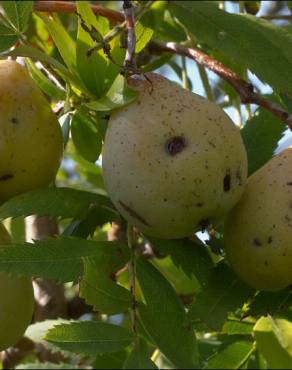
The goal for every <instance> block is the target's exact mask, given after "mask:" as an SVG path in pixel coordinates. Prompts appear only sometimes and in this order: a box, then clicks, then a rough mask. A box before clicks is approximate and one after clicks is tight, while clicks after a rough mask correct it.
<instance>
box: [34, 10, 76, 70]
mask: <svg viewBox="0 0 292 370" xmlns="http://www.w3.org/2000/svg"><path fill="white" fill-rule="evenodd" d="M38 16H39V17H40V18H41V19H42V21H43V22H44V23H45V25H46V27H47V29H48V31H49V32H50V34H51V36H52V38H53V40H54V42H55V44H56V46H57V48H58V50H59V52H60V54H61V56H62V58H63V60H64V62H65V64H66V65H67V67H68V68H69V70H70V71H71V73H73V74H74V75H77V76H78V73H77V67H76V45H75V42H74V41H73V40H72V38H71V37H70V36H69V33H68V32H67V31H66V29H65V28H64V26H63V25H62V23H60V22H56V21H55V20H54V19H53V18H50V17H48V16H40V15H38Z"/></svg>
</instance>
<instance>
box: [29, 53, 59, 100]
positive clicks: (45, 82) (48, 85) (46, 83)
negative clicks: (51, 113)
mask: <svg viewBox="0 0 292 370" xmlns="http://www.w3.org/2000/svg"><path fill="white" fill-rule="evenodd" d="M26 66H27V67H28V70H29V73H30V75H31V77H32V79H33V80H34V81H35V83H36V84H37V85H38V87H39V88H40V89H41V90H42V91H43V92H44V93H45V94H46V95H48V96H49V97H50V98H52V99H56V100H64V99H65V97H66V92H65V90H62V89H61V88H60V87H58V86H57V85H55V84H54V83H53V82H52V81H50V80H49V79H48V77H46V76H45V75H44V73H42V72H41V71H40V70H39V69H38V68H37V67H36V65H35V64H34V63H33V62H32V61H31V60H29V59H28V58H27V59H26Z"/></svg>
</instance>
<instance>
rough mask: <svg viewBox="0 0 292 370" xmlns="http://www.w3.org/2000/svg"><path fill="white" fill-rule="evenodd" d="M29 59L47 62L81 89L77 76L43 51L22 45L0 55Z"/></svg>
mask: <svg viewBox="0 0 292 370" xmlns="http://www.w3.org/2000/svg"><path fill="white" fill-rule="evenodd" d="M0 27H1V26H0ZM0 35H1V28H0ZM8 56H11V57H28V58H32V59H34V60H39V61H41V62H46V63H48V64H50V65H51V66H53V67H54V68H56V69H57V70H58V71H59V72H60V74H61V75H62V77H63V78H64V79H65V80H66V79H67V80H69V81H71V82H72V83H74V85H75V86H77V87H80V81H79V80H78V78H77V77H76V76H74V75H73V74H72V73H71V72H70V71H68V69H67V68H66V67H65V66H64V65H63V64H62V63H60V62H58V61H57V60H56V59H54V58H52V57H50V56H48V55H47V54H45V53H43V52H42V51H40V50H38V49H36V48H34V47H31V46H29V45H20V46H18V47H17V48H15V49H14V50H9V51H7V52H3V53H1V54H0V57H8Z"/></svg>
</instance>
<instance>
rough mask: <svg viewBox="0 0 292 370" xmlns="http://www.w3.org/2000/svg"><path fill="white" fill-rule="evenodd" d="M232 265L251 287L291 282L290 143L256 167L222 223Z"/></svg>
mask: <svg viewBox="0 0 292 370" xmlns="http://www.w3.org/2000/svg"><path fill="white" fill-rule="evenodd" d="M224 234H225V248H226V253H227V258H228V259H229V261H230V263H231V265H232V267H233V269H234V271H235V272H236V273H237V274H238V275H239V277H241V278H242V280H244V281H245V282H247V283H248V284H249V285H251V286H252V287H254V288H256V289H259V290H267V291H277V290H281V289H283V288H286V287H288V286H289V285H290V284H292V149H291V148H290V149H287V150H285V151H284V152H282V153H281V154H280V155H278V156H275V157H273V158H272V159H271V160H270V161H269V162H268V163H267V164H266V165H265V166H263V167H262V168H261V169H259V170H258V171H257V172H255V173H254V174H253V175H252V176H251V177H250V178H249V179H248V183H247V187H246V190H245V192H244V194H243V196H242V198H241V200H240V202H239V203H238V204H237V205H236V207H235V208H234V209H233V210H232V211H231V213H230V214H229V215H228V217H227V220H226V223H225V233H224Z"/></svg>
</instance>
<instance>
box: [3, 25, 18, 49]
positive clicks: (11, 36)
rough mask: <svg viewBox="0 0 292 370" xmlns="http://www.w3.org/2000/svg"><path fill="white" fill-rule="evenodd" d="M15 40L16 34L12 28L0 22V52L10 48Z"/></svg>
mask: <svg viewBox="0 0 292 370" xmlns="http://www.w3.org/2000/svg"><path fill="white" fill-rule="evenodd" d="M16 41H17V36H16V35H15V33H14V32H13V30H11V29H10V28H8V27H6V26H4V24H1V23H0V52H3V51H5V50H7V49H9V48H11V46H13V45H14V44H15V43H16Z"/></svg>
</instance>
